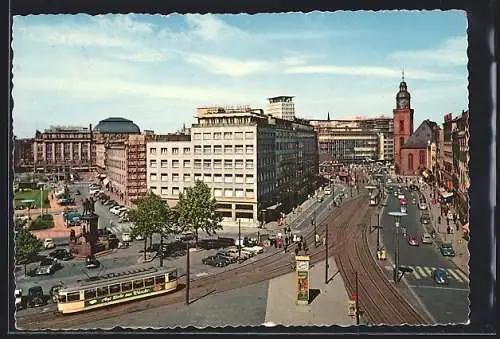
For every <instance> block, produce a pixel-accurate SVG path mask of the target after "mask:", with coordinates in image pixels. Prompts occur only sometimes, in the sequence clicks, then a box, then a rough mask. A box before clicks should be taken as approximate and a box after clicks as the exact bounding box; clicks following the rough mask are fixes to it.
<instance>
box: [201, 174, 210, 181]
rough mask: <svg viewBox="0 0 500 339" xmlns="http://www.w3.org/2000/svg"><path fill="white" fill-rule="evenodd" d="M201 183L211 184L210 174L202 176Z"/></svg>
mask: <svg viewBox="0 0 500 339" xmlns="http://www.w3.org/2000/svg"><path fill="white" fill-rule="evenodd" d="M203 181H204V182H212V174H210V173H205V174H203Z"/></svg>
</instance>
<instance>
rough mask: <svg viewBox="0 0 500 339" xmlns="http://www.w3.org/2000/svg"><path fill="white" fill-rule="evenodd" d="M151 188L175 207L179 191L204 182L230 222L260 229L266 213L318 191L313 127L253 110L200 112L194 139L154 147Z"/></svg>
mask: <svg viewBox="0 0 500 339" xmlns="http://www.w3.org/2000/svg"><path fill="white" fill-rule="evenodd" d="M147 163H148V187H149V188H150V189H153V190H155V192H156V193H157V194H159V195H160V196H161V197H162V198H164V199H166V200H167V201H170V202H171V203H172V204H175V203H176V201H177V199H178V195H179V193H180V192H183V191H185V189H186V188H187V187H189V186H191V185H193V184H194V182H195V181H196V180H202V181H204V182H205V183H206V184H207V185H208V186H209V187H210V188H211V190H212V194H213V196H214V197H215V198H216V199H217V202H218V206H217V209H218V211H219V212H220V213H221V215H222V216H223V217H224V222H228V223H235V222H236V221H237V220H240V221H241V222H242V223H244V224H247V225H254V226H255V225H258V222H259V220H261V219H262V218H263V215H262V214H261V211H263V210H265V209H274V208H275V207H276V206H281V208H283V209H285V210H286V209H290V208H291V207H292V206H295V204H296V203H297V202H298V201H300V200H301V199H304V198H305V197H306V196H307V194H309V193H311V192H312V191H314V189H315V180H316V175H317V173H318V159H317V140H316V136H315V133H314V129H313V128H312V126H310V125H309V124H308V123H307V122H305V121H302V120H297V119H296V120H295V121H290V120H284V119H275V118H273V117H271V116H266V115H264V114H263V112H262V110H254V109H251V108H249V107H234V108H232V107H225V108H222V107H208V108H199V109H198V110H197V115H196V122H195V123H194V124H193V125H192V127H191V129H190V135H171V136H170V137H169V139H168V138H167V139H166V140H159V141H150V142H148V144H147Z"/></svg>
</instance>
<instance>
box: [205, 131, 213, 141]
mask: <svg viewBox="0 0 500 339" xmlns="http://www.w3.org/2000/svg"><path fill="white" fill-rule="evenodd" d="M203 140H212V133H203Z"/></svg>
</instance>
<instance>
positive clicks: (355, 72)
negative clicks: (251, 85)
mask: <svg viewBox="0 0 500 339" xmlns="http://www.w3.org/2000/svg"><path fill="white" fill-rule="evenodd" d="M285 74H338V75H352V76H371V77H387V78H397V77H400V76H401V70H398V69H394V68H389V67H378V66H330V65H311V66H298V67H289V68H287V69H286V70H285ZM405 74H406V75H407V76H408V77H410V78H413V79H422V80H439V81H441V80H451V79H457V77H456V76H455V75H451V74H443V73H435V72H431V71H426V70H417V69H409V70H405Z"/></svg>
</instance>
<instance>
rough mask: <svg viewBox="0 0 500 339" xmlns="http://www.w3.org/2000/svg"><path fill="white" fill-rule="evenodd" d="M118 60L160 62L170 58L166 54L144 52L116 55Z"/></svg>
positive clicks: (151, 51) (152, 51)
mask: <svg viewBox="0 0 500 339" xmlns="http://www.w3.org/2000/svg"><path fill="white" fill-rule="evenodd" d="M116 58H117V59H121V60H130V61H136V62H160V61H165V60H167V59H168V56H167V54H166V53H164V52H157V51H154V50H150V51H144V50H143V51H142V52H138V53H132V54H119V55H116Z"/></svg>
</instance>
